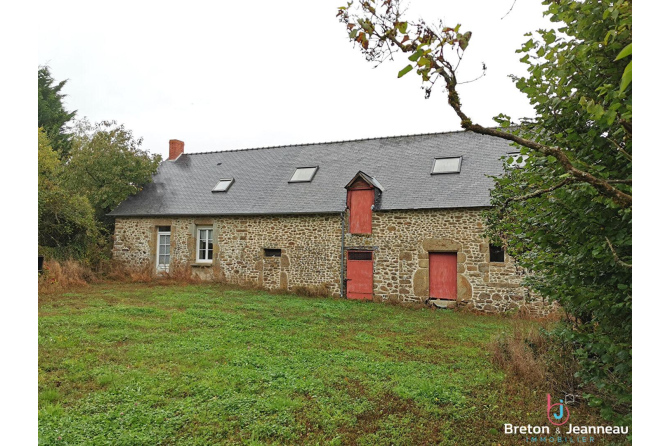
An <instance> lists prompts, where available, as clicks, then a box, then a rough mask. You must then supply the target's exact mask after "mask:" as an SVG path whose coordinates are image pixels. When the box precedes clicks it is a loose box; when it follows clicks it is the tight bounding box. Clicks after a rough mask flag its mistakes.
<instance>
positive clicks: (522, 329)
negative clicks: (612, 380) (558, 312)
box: [491, 319, 579, 395]
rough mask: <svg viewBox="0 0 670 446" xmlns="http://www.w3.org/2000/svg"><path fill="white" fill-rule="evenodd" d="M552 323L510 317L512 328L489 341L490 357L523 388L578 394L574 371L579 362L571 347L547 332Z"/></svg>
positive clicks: (562, 393) (577, 368) (576, 369)
mask: <svg viewBox="0 0 670 446" xmlns="http://www.w3.org/2000/svg"><path fill="white" fill-rule="evenodd" d="M554 323H555V322H554V321H550V320H543V321H541V322H539V323H537V322H535V323H529V322H528V321H527V320H524V319H514V321H513V324H512V331H511V332H504V333H501V334H500V335H499V336H498V337H497V339H495V340H494V341H493V342H492V343H491V358H492V361H493V362H494V363H495V364H496V365H498V366H499V367H500V368H501V369H503V370H505V371H506V372H507V374H508V376H509V377H510V378H511V379H513V380H514V381H516V382H519V383H523V384H525V386H526V387H527V388H543V389H547V391H553V392H555V393H556V394H560V395H565V394H573V395H574V394H576V393H578V387H579V382H578V380H577V378H575V373H576V372H577V371H578V370H579V365H578V363H577V360H576V359H575V355H574V352H573V351H572V347H571V346H570V345H566V344H564V343H562V342H561V341H560V340H559V339H557V338H555V337H552V336H550V334H549V333H548V329H549V328H550V327H551V325H552V324H554Z"/></svg>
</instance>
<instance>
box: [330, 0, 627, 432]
mask: <svg viewBox="0 0 670 446" xmlns="http://www.w3.org/2000/svg"><path fill="white" fill-rule="evenodd" d="M543 4H544V5H545V6H546V7H547V9H546V12H545V15H547V16H549V18H550V19H551V21H552V22H554V23H555V24H556V29H549V30H538V31H537V32H536V33H535V34H532V33H529V34H528V36H529V37H530V39H529V40H528V41H527V42H526V43H525V44H524V45H523V47H522V48H521V49H520V50H518V52H519V53H521V54H522V58H521V62H522V63H524V64H527V65H528V75H527V76H526V77H522V78H519V79H515V80H516V85H517V87H518V88H519V90H520V91H521V92H523V93H524V94H526V95H527V96H528V98H529V100H530V102H531V104H532V105H533V106H534V107H535V111H536V116H534V117H532V118H531V119H527V120H524V121H522V122H521V123H512V122H511V120H510V118H509V117H507V116H505V115H500V116H498V117H497V121H498V122H499V123H500V125H501V127H502V128H487V127H483V126H481V125H478V124H476V123H473V122H472V120H471V119H470V117H469V116H468V115H467V113H466V112H465V109H466V108H467V104H463V103H461V100H460V97H459V94H458V81H457V70H458V67H459V65H460V63H461V59H462V56H463V53H464V51H466V50H467V48H468V46H469V44H470V39H471V36H472V33H471V32H464V31H462V30H461V26H460V25H453V24H452V25H450V26H449V25H445V24H444V23H442V22H439V23H437V24H436V25H431V24H428V23H427V22H425V21H423V20H419V21H418V22H410V21H408V20H407V19H406V18H405V17H404V15H405V9H404V7H403V6H402V5H401V2H400V0H378V1H376V0H359V1H356V2H353V1H352V2H349V3H348V4H347V6H343V7H341V8H340V9H339V11H338V14H337V15H338V17H339V19H340V21H341V22H342V23H343V24H344V25H345V26H346V31H347V34H348V35H349V37H350V39H351V40H353V41H355V42H356V43H357V44H358V45H359V48H360V50H361V52H362V53H363V54H364V55H365V57H366V58H367V59H368V60H369V61H373V62H376V63H381V62H384V61H386V60H388V59H389V58H391V57H390V56H392V55H393V54H394V53H407V54H408V55H409V57H408V59H409V62H410V63H409V64H408V65H407V66H405V68H403V69H401V70H400V71H399V73H398V77H402V76H405V75H407V74H408V73H410V72H412V71H415V72H416V73H417V74H418V75H419V76H420V77H421V79H422V81H423V83H424V87H423V88H424V90H425V94H426V97H427V98H428V97H430V96H431V91H432V90H433V87H434V86H435V84H436V83H438V82H441V83H442V85H444V86H445V88H446V92H447V97H446V102H447V103H448V104H449V106H450V107H451V109H452V110H453V111H454V112H455V113H456V114H457V115H458V116H459V118H460V119H461V125H462V127H463V128H464V129H466V130H470V131H473V132H476V133H480V134H484V135H489V136H494V137H498V138H502V139H505V140H507V141H510V142H511V143H514V144H515V145H516V146H517V149H518V150H519V151H520V156H515V157H510V158H509V160H508V163H510V167H512V163H513V162H515V163H517V164H523V163H521V161H525V166H519V165H517V166H516V167H514V168H510V169H508V172H507V174H506V175H504V176H503V177H501V178H496V187H495V190H494V191H493V192H492V204H493V206H494V207H493V210H492V211H491V212H489V214H488V218H487V223H488V228H489V230H488V235H489V236H490V237H491V239H492V241H493V242H495V243H501V244H503V245H505V246H506V247H507V249H508V250H509V253H510V254H511V255H512V256H513V257H514V258H515V259H516V261H517V262H518V263H519V264H520V265H521V266H522V267H524V268H526V269H527V271H529V272H530V274H528V275H527V280H526V285H528V286H530V287H531V288H532V289H534V290H535V291H537V292H539V293H540V294H541V295H543V296H545V297H547V298H549V299H551V300H555V301H558V302H559V303H560V304H561V305H562V306H563V308H564V309H565V310H566V312H567V315H568V318H567V320H566V324H563V325H561V326H560V329H558V330H556V331H554V332H553V333H552V334H551V336H552V337H554V338H557V339H556V340H555V342H559V343H567V344H569V345H570V346H571V351H573V352H574V355H575V357H576V358H577V359H578V360H579V362H580V365H581V367H580V370H579V371H578V375H579V376H578V377H579V379H580V381H581V382H582V383H583V384H584V385H585V386H586V387H584V388H583V389H581V390H582V391H583V392H584V397H585V398H587V399H588V400H589V402H590V403H591V404H593V405H594V406H598V407H600V408H602V414H603V415H604V416H605V417H607V418H608V419H612V420H617V421H618V422H622V423H626V424H629V423H630V421H631V411H632V406H631V397H632V394H631V393H632V392H631V390H632V389H631V387H632V379H631V378H632V286H631V285H632V283H631V271H632V257H631V256H632V225H631V222H632V201H633V198H632V113H633V112H632V62H630V57H632V5H631V2H629V1H625V0H616V1H605V2H602V1H597V0H586V1H576V0H559V1H555V0H545V1H544V2H543ZM513 124H515V125H513ZM587 388H588V389H595V391H594V392H587V391H586V390H587Z"/></svg>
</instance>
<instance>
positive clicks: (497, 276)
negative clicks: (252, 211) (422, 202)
mask: <svg viewBox="0 0 670 446" xmlns="http://www.w3.org/2000/svg"><path fill="white" fill-rule="evenodd" d="M482 211H483V209H482V208H468V209H440V210H406V211H379V212H374V213H373V216H372V234H349V233H346V232H345V234H344V246H345V252H346V250H349V249H353V250H368V251H372V252H373V260H374V266H373V293H374V297H373V298H374V300H377V301H395V302H425V301H426V300H427V299H428V297H429V294H428V292H429V268H428V266H429V253H431V252H451V253H456V256H457V293H458V301H459V302H461V303H463V304H467V305H470V306H472V307H473V308H475V309H478V310H482V311H486V312H504V311H509V310H514V309H519V308H525V309H526V310H527V311H529V312H530V313H531V314H537V315H543V314H546V313H548V312H550V311H551V310H552V309H553V308H554V306H553V305H548V304H547V303H546V302H543V301H542V300H541V299H540V298H539V297H537V296H535V295H534V294H532V293H530V292H529V291H528V290H527V289H526V288H524V287H522V286H521V285H520V283H521V280H522V278H523V271H522V270H521V268H520V267H518V266H517V265H516V264H515V263H514V261H513V260H512V259H510V258H509V257H508V256H507V255H505V261H504V262H490V261H489V245H488V241H487V240H485V239H484V238H483V233H484V223H483V218H482ZM343 219H344V221H343ZM347 220H348V215H346V214H345V215H344V216H342V215H339V214H310V215H284V216H244V217H237V216H221V217H211V218H198V217H192V218H185V217H174V218H169V217H166V218H142V217H124V218H117V219H116V229H115V239H114V247H113V255H114V258H115V259H117V260H118V261H120V262H122V263H123V264H125V265H126V266H127V267H130V268H134V269H141V268H147V269H149V270H151V271H153V272H156V261H157V256H156V244H157V231H158V227H159V226H170V233H171V238H170V255H171V261H170V270H171V271H174V270H176V269H179V268H185V269H187V270H190V272H191V274H194V275H198V276H200V277H201V278H203V279H206V280H223V281H226V282H229V283H247V284H254V285H258V286H261V287H263V288H267V289H286V290H288V291H291V290H295V289H297V288H298V287H307V288H315V289H320V290H322V291H324V292H327V293H328V294H330V295H332V296H338V297H339V296H340V295H341V293H340V284H341V279H342V268H341V265H342V257H341V252H342V228H343V227H344V228H345V231H347V228H348V221H347ZM206 227H210V228H213V237H214V241H215V243H214V251H213V261H212V263H211V264H204V265H203V264H199V263H197V262H196V260H195V259H196V237H197V229H198V228H206ZM265 249H281V256H280V257H266V256H265ZM344 265H345V268H346V261H345V262H344Z"/></svg>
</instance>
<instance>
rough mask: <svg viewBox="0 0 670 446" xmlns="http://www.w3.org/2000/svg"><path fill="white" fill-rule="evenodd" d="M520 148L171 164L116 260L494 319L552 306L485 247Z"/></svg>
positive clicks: (431, 137)
mask: <svg viewBox="0 0 670 446" xmlns="http://www.w3.org/2000/svg"><path fill="white" fill-rule="evenodd" d="M513 152H514V149H513V148H512V147H510V146H509V144H508V143H507V142H505V141H503V140H499V139H495V138H491V137H486V136H482V135H478V134H474V133H471V132H462V131H459V132H450V133H437V134H423V135H413V136H399V137H389V138H377V139H364V140H355V141H342V142H332V143H322V144H306V145H292V146H279V147H267V148H258V149H245V150H231V151H221V152H203V153H185V152H184V143H183V142H181V141H178V140H171V141H170V155H169V158H168V159H167V160H166V161H164V162H163V163H162V164H161V166H160V167H159V169H158V172H157V173H156V175H155V177H154V180H153V182H152V183H150V184H148V185H147V186H146V187H145V188H144V189H143V190H142V191H141V192H140V193H138V194H137V195H135V196H132V197H130V198H128V199H127V200H126V201H124V202H123V203H121V205H119V206H118V207H117V208H116V209H115V210H114V211H113V212H112V213H111V214H110V215H112V216H113V217H115V219H116V229H115V238H114V247H113V255H114V258H115V259H117V260H118V261H120V262H122V263H124V264H125V265H126V266H128V267H130V268H137V269H140V268H149V269H150V270H151V271H152V272H154V273H155V274H163V273H169V272H170V271H175V270H177V269H180V268H181V269H184V268H185V269H187V270H189V271H190V273H191V274H194V275H198V276H200V277H201V278H203V279H211V280H225V281H226V282H230V283H247V284H248V283H253V284H255V285H258V286H261V287H264V288H267V289H286V290H289V291H290V290H297V289H301V288H302V289H305V288H308V289H314V290H320V291H321V292H322V293H324V294H325V293H327V294H329V295H332V296H341V297H346V298H349V299H370V300H376V301H396V302H427V301H429V300H430V301H432V302H434V303H435V304H437V305H438V306H453V305H456V304H458V303H463V304H467V305H471V306H473V307H474V308H476V309H479V310H483V311H491V312H495V311H506V310H510V309H515V308H519V307H526V308H527V309H528V310H530V311H531V312H533V313H544V312H546V311H547V310H548V308H549V307H548V306H546V305H545V304H544V302H542V301H541V300H540V299H538V298H537V297H536V296H533V295H531V294H530V293H529V292H528V291H527V290H526V289H525V288H524V287H522V286H521V285H520V282H521V279H522V275H523V271H522V270H521V268H520V267H518V266H517V265H515V263H514V261H513V260H512V259H510V258H509V257H508V256H507V255H506V253H505V252H504V250H503V249H502V248H501V247H497V246H493V245H491V244H489V242H488V241H487V240H486V239H485V238H483V233H484V221H483V218H482V211H483V210H485V209H486V208H487V207H488V206H489V190H490V188H491V187H492V185H493V181H492V180H491V178H490V176H492V175H500V174H502V173H503V163H504V161H503V158H504V157H505V156H506V155H508V154H510V153H513Z"/></svg>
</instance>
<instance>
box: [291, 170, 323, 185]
mask: <svg viewBox="0 0 670 446" xmlns="http://www.w3.org/2000/svg"><path fill="white" fill-rule="evenodd" d="M316 169H317V168H316V167H299V168H297V169H296V170H295V172H294V173H293V176H292V177H291V182H300V181H312V178H313V177H314V174H315V173H316Z"/></svg>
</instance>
